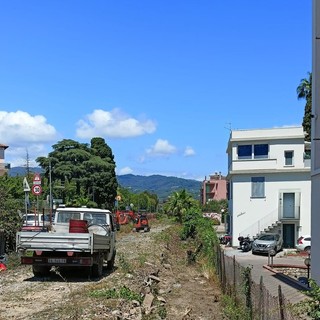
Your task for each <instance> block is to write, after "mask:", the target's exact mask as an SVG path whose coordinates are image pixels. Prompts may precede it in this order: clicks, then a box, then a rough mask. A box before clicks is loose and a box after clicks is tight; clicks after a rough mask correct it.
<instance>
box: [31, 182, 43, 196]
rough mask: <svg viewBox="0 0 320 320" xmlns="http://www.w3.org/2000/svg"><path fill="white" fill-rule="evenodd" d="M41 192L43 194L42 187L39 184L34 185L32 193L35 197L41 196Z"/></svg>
mask: <svg viewBox="0 0 320 320" xmlns="http://www.w3.org/2000/svg"><path fill="white" fill-rule="evenodd" d="M41 192H42V188H41V185H39V184H34V185H33V186H32V193H33V194H34V195H35V196H38V195H40V194H41Z"/></svg>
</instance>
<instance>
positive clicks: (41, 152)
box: [5, 144, 48, 167]
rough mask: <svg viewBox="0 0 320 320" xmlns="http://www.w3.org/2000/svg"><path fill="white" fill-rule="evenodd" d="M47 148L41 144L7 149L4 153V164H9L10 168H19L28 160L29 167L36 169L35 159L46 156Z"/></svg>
mask: <svg viewBox="0 0 320 320" xmlns="http://www.w3.org/2000/svg"><path fill="white" fill-rule="evenodd" d="M47 154H48V151H47V147H46V146H45V145H43V144H30V145H29V146H28V147H14V148H11V147H9V148H8V149H6V151H5V158H6V159H8V161H7V160H6V161H5V162H9V163H10V165H11V167H20V166H25V165H26V164H27V158H28V160H29V166H30V167H36V166H38V164H37V163H36V158H37V157H39V156H47Z"/></svg>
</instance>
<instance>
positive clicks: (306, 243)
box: [296, 235, 311, 251]
mask: <svg viewBox="0 0 320 320" xmlns="http://www.w3.org/2000/svg"><path fill="white" fill-rule="evenodd" d="M296 249H297V250H298V251H309V250H310V249H311V236H310V235H304V236H301V237H299V239H298V240H297V244H296Z"/></svg>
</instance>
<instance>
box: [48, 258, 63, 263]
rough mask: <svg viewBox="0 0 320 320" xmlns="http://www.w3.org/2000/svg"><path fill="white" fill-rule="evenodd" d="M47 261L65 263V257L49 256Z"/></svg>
mask: <svg viewBox="0 0 320 320" xmlns="http://www.w3.org/2000/svg"><path fill="white" fill-rule="evenodd" d="M48 263H67V259H59V258H49V259H48Z"/></svg>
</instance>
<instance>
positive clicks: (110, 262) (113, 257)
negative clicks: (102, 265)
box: [107, 250, 116, 270]
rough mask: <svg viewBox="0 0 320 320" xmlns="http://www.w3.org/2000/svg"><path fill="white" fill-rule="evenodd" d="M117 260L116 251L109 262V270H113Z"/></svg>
mask: <svg viewBox="0 0 320 320" xmlns="http://www.w3.org/2000/svg"><path fill="white" fill-rule="evenodd" d="M115 260H116V250H114V251H113V255H112V258H111V260H110V261H108V262H107V270H112V269H113V267H114V261H115Z"/></svg>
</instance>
